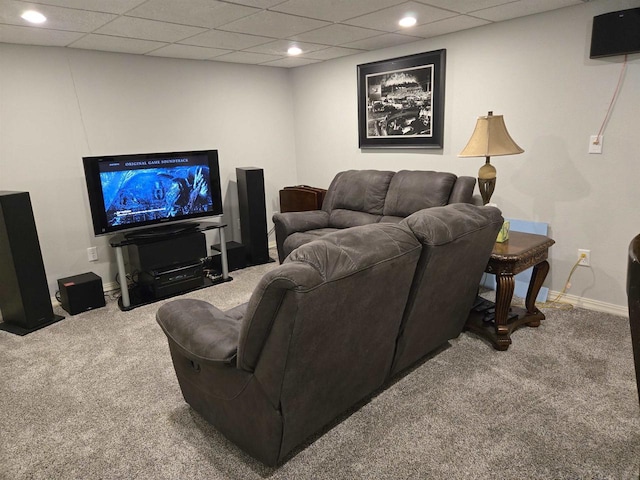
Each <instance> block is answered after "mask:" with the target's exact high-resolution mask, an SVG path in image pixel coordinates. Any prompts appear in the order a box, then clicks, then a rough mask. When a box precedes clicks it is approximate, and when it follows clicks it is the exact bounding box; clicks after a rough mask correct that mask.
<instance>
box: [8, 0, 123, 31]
mask: <svg viewBox="0 0 640 480" xmlns="http://www.w3.org/2000/svg"><path fill="white" fill-rule="evenodd" d="M30 5H33V4H29V3H23V2H16V1H7V0H4V1H0V23H6V24H9V25H20V26H32V24H30V23H29V22H27V21H26V20H23V19H22V18H20V15H21V14H22V12H23V11H24V10H25V9H26V8H27V7H28V6H30ZM38 11H39V12H40V13H42V14H43V15H44V16H46V17H47V21H46V22H45V23H43V24H40V26H38V27H34V28H46V29H51V30H67V31H71V32H91V31H93V30H94V29H96V28H98V27H101V26H102V25H104V24H105V23H107V22H110V21H111V20H113V19H114V18H116V15H113V14H110V13H98V12H89V11H85V10H73V9H70V8H61V7H54V6H51V5H41V6H39V7H38Z"/></svg>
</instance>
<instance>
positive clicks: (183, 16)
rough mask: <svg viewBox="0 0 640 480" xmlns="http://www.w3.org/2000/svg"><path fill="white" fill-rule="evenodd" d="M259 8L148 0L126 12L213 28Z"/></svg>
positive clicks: (204, 1)
mask: <svg viewBox="0 0 640 480" xmlns="http://www.w3.org/2000/svg"><path fill="white" fill-rule="evenodd" d="M259 11H260V10H259V9H257V8H251V7H247V6H243V5H234V4H230V3H224V2H218V1H216V0H189V2H188V6H187V5H186V4H185V2H176V1H175V0H149V1H148V2H146V3H144V4H143V5H140V6H139V7H138V8H134V9H133V10H131V11H130V12H127V15H128V16H131V17H141V18H148V19H151V20H160V21H165V22H172V23H181V24H183V25H193V26H197V27H207V28H215V27H218V26H220V25H224V24H225V23H229V22H233V21H234V20H238V19H240V18H243V17H246V16H247V15H251V14H253V13H257V12H259Z"/></svg>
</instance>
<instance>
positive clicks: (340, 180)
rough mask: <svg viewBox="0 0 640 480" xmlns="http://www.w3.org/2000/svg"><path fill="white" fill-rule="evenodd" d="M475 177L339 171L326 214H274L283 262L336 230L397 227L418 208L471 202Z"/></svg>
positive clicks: (329, 193)
mask: <svg viewBox="0 0 640 480" xmlns="http://www.w3.org/2000/svg"><path fill="white" fill-rule="evenodd" d="M475 184H476V179H475V178H473V177H457V176H456V175H455V174H453V173H447V172H432V171H409V170H401V171H399V172H390V171H381V170H348V171H345V172H340V173H338V174H337V175H336V176H335V178H334V179H333V181H332V182H331V184H330V185H329V188H328V189H327V193H326V195H325V198H324V202H323V204H322V210H312V211H307V212H287V213H276V214H274V215H273V223H274V225H275V229H276V244H277V247H278V258H279V259H280V263H282V261H284V259H285V258H286V256H287V255H289V253H291V252H292V251H293V250H295V249H296V248H297V247H299V246H300V245H303V244H305V243H307V242H310V241H312V240H315V239H316V238H318V237H321V236H322V235H326V234H327V233H331V232H334V231H336V230H339V229H342V228H348V227H355V226H357V225H367V224H370V223H379V222H389V223H398V222H400V221H401V220H402V219H403V218H405V217H408V216H409V215H411V214H412V213H414V212H417V211H418V210H422V209H424V208H431V207H441V206H444V205H448V204H450V203H472V197H473V189H474V187H475Z"/></svg>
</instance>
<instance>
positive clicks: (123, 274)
mask: <svg viewBox="0 0 640 480" xmlns="http://www.w3.org/2000/svg"><path fill="white" fill-rule="evenodd" d="M181 225H183V224H179V225H176V226H181ZM226 226H227V225H226V224H224V223H219V222H201V223H192V224H189V225H185V226H184V227H185V228H182V229H177V230H176V229H168V230H164V232H165V234H164V235H163V234H162V233H161V232H160V230H159V229H153V232H151V231H146V232H145V231H139V232H132V233H133V235H132V234H118V235H115V236H113V237H111V239H110V240H109V244H110V245H111V247H113V248H114V249H115V253H116V263H117V266H118V277H119V282H120V292H121V294H120V299H119V300H118V305H119V307H120V309H121V310H124V311H127V310H131V309H133V308H136V307H139V306H142V305H147V304H150V303H154V302H156V301H158V300H161V299H163V298H169V297H171V296H175V295H180V294H182V293H186V292H189V291H193V290H198V289H200V288H205V287H209V286H212V285H216V284H218V283H222V282H228V281H231V280H232V278H231V277H230V276H229V264H228V261H227V248H226V241H225V234H224V227H226ZM167 227H168V226H167ZM167 227H161V229H165V228H167ZM213 229H217V230H218V233H219V235H220V243H221V245H222V248H221V251H220V254H221V255H220V260H221V267H222V276H221V277H216V278H211V277H207V276H205V277H204V282H203V284H202V285H198V286H195V287H193V286H191V285H190V284H189V282H185V283H184V285H185V287H184V289H181V287H180V284H176V288H175V289H172V291H171V292H170V293H168V294H167V295H162V296H150V295H143V294H142V292H141V290H140V288H138V287H136V286H134V287H131V288H129V286H128V284H127V271H126V268H125V264H124V256H123V253H122V249H123V247H129V246H131V245H136V246H140V245H144V244H149V243H156V242H172V240H175V241H176V242H179V241H180V239H181V237H184V236H185V235H190V234H193V233H194V232H205V231H207V230H213ZM188 267H191V266H190V265H189V266H185V268H188ZM163 270H164V271H166V272H170V271H171V266H167V267H166V269H164V268H163ZM186 271H189V270H186Z"/></svg>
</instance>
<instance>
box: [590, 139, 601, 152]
mask: <svg viewBox="0 0 640 480" xmlns="http://www.w3.org/2000/svg"><path fill="white" fill-rule="evenodd" d="M589 153H602V135H600V136H598V135H591V136H590V137H589Z"/></svg>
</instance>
